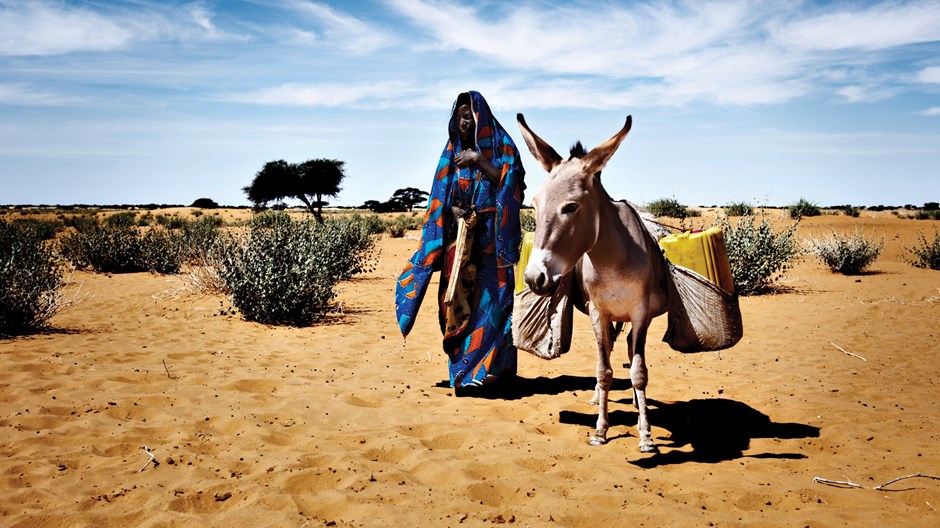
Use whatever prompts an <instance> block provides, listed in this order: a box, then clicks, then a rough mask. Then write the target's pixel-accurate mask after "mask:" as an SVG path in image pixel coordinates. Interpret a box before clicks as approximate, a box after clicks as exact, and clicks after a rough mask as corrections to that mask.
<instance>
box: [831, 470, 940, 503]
mask: <svg viewBox="0 0 940 528" xmlns="http://www.w3.org/2000/svg"><path fill="white" fill-rule="evenodd" d="M917 477H921V478H928V479H932V480H940V477H935V476H933V475H925V474H923V473H914V474H913V475H905V476H903V477H898V478H896V479H892V480H889V481H888V482H885V483H884V484H882V485H880V486H875V487H874V488H871V489H873V490H878V491H902V490H888V489H885V487H886V486H888V485H890V484H894V483H895V482H897V481H899V480H904V479H909V478H917ZM813 482H818V483H820V484H828V485H830V486H846V487H851V488H860V489H866V488H865V486H861V485H859V484H856V483H854V482H852V481H851V480H848V479H846V480H830V479H824V478H821V477H813ZM927 504H928V505H930V503H927ZM931 508H933V506H931Z"/></svg>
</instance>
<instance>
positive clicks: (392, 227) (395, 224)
mask: <svg viewBox="0 0 940 528" xmlns="http://www.w3.org/2000/svg"><path fill="white" fill-rule="evenodd" d="M422 220H423V217H419V216H418V215H416V214H411V215H407V214H403V215H398V216H396V217H395V219H394V220H392V221H391V222H389V223H388V225H387V226H386V228H385V231H386V232H387V233H388V234H389V236H391V237H392V238H401V237H403V236H405V232H406V231H411V230H414V229H421V227H422Z"/></svg>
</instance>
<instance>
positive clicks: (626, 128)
mask: <svg viewBox="0 0 940 528" xmlns="http://www.w3.org/2000/svg"><path fill="white" fill-rule="evenodd" d="M632 126H633V116H627V122H626V123H624V125H623V128H622V129H620V132H617V133H616V134H614V136H613V137H612V138H610V139H608V140H607V141H605V142H603V143H601V144H600V145H598V146H596V147H594V149H593V150H591V152H588V153H587V154H586V155H585V156H584V158H582V159H581V162H582V163H584V166H585V168H586V169H587V170H586V171H585V172H586V173H587V174H597V173H598V172H600V171H601V170H603V168H604V166H605V165H607V161H609V160H610V157H611V156H613V155H614V152H617V147H619V146H620V142H621V141H623V138H625V137H627V133H628V132H630V127H632Z"/></svg>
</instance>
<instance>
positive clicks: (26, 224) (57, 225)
mask: <svg viewBox="0 0 940 528" xmlns="http://www.w3.org/2000/svg"><path fill="white" fill-rule="evenodd" d="M13 222H14V223H15V224H16V225H17V226H18V227H20V228H22V229H25V230H27V231H30V232H32V233H33V234H34V235H36V237H38V238H39V240H51V239H53V238H55V236H56V234H58V233H59V231H62V230H63V229H65V224H64V223H62V221H60V220H40V219H36V218H17V219H15V220H13Z"/></svg>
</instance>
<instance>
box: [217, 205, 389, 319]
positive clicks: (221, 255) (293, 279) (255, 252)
mask: <svg viewBox="0 0 940 528" xmlns="http://www.w3.org/2000/svg"><path fill="white" fill-rule="evenodd" d="M259 216H261V215H259ZM374 243H375V242H374V240H373V239H372V237H371V235H370V234H369V227H368V223H366V222H361V221H357V220H353V219H346V220H342V219H340V220H334V219H330V220H328V221H326V222H323V223H319V222H316V221H314V220H305V221H296V222H295V221H292V220H291V219H290V218H289V217H288V216H287V215H286V214H284V215H283V216H280V215H276V216H272V217H270V218H267V219H265V220H263V221H259V222H252V223H251V224H250V229H249V232H248V233H247V234H245V235H241V236H238V235H235V236H227V237H225V238H224V239H223V240H222V242H221V243H220V244H219V245H218V246H217V250H216V252H215V253H214V255H215V257H214V261H215V265H216V268H217V270H218V273H219V276H220V277H221V278H222V280H223V281H224V282H225V284H226V286H227V288H228V289H229V290H230V291H231V295H232V302H233V304H234V305H235V307H236V308H238V310H239V311H240V312H241V313H242V315H244V316H245V318H246V319H249V320H252V321H258V322H260V323H265V324H278V325H291V326H308V325H310V324H312V323H313V322H314V321H315V320H316V319H317V318H318V317H320V316H321V315H322V314H323V313H325V311H326V310H327V309H328V307H329V305H330V303H331V302H332V301H333V299H334V298H335V296H336V291H335V286H336V285H337V283H338V282H339V281H340V280H343V279H346V278H349V277H351V276H352V275H354V274H356V273H361V272H363V271H366V270H368V269H369V266H370V262H372V260H371V252H372V249H373V248H374Z"/></svg>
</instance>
